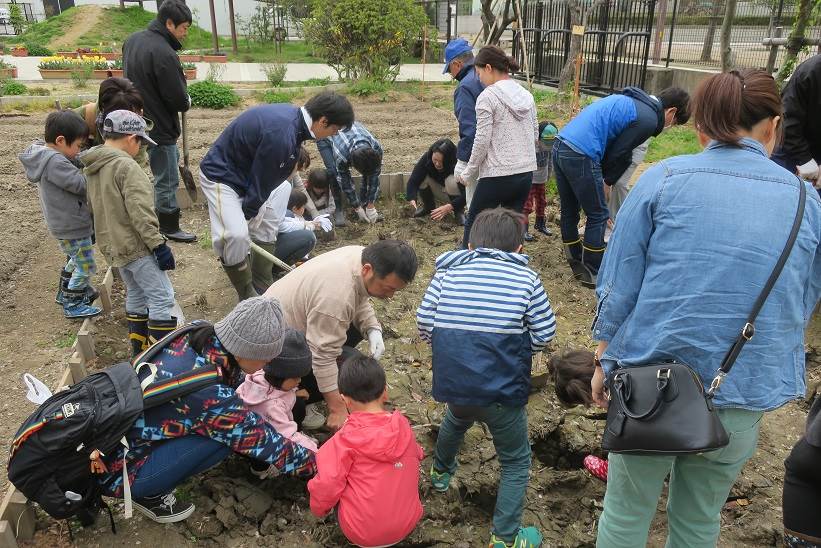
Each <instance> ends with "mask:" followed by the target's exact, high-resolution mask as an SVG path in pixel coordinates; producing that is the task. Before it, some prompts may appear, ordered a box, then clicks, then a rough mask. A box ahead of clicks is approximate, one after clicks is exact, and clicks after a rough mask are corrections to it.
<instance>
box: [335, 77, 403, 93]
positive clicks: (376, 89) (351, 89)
mask: <svg viewBox="0 0 821 548" xmlns="http://www.w3.org/2000/svg"><path fill="white" fill-rule="evenodd" d="M391 88H392V85H391V83H390V82H381V81H379V80H371V79H362V80H358V81H356V82H352V83H350V84H348V87H347V88H346V91H347V93H350V94H351V95H356V96H358V97H369V96H371V95H375V94H380V93H381V94H385V93H387V92H389V91H390V90H391Z"/></svg>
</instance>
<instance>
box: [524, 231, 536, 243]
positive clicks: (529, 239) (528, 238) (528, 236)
mask: <svg viewBox="0 0 821 548" xmlns="http://www.w3.org/2000/svg"><path fill="white" fill-rule="evenodd" d="M524 238H525V241H526V242H532V241H533V240H535V239H536V237H535V236H534V235H533V234H531V233H530V232H525V236H524Z"/></svg>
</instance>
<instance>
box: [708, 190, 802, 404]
mask: <svg viewBox="0 0 821 548" xmlns="http://www.w3.org/2000/svg"><path fill="white" fill-rule="evenodd" d="M798 189H799V190H798V210H797V211H796V213H795V219H794V220H793V223H792V230H790V236H789V238H787V243H786V244H785V245H784V249H783V250H782V251H781V256H780V257H779V258H778V262H777V263H775V268H773V271H772V272H771V273H770V277H769V278H768V279H767V283H765V284H764V288H763V289H762V290H761V294H759V295H758V299H756V301H755V304H754V305H753V308H752V310H750V314H749V316H747V322H746V323H745V324H744V327H742V328H741V332H740V333H739V334H738V337H737V338H736V340H735V341H733V345H732V346H731V347H730V350H729V351H728V352H727V354H726V355H725V356H724V359H723V360H721V366H720V367H719V368H718V373H717V374H716V377H715V378H714V379H713V382H712V384H711V385H710V390H709V391H708V392H707V395H708V396H709V397H712V396H713V394H714V393H715V391H716V390H717V389H718V387H719V386H720V385H721V381H722V380H724V377H726V376H727V373H729V372H730V369H732V368H733V364H735V361H736V359H737V358H738V355H739V354H740V353H741V349H742V348H744V345H745V344H747V341H749V340H750V339H752V338H753V335H755V319H756V317H757V316H758V313H759V312H761V308H762V307H763V306H764V302H765V301H766V300H767V297H769V295H770V291H772V289H773V286H774V285H775V282H776V281H777V280H778V277H779V276H780V275H781V271H782V270H784V265H785V264H786V262H787V259H788V258H789V256H790V252H791V251H792V248H793V246H794V245H795V240H796V239H797V238H798V231H799V229H800V228H801V221H802V220H803V218H804V205H805V203H806V201H807V189H806V187H805V186H804V181H802V180H801V179H798Z"/></svg>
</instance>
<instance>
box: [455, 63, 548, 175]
mask: <svg viewBox="0 0 821 548" xmlns="http://www.w3.org/2000/svg"><path fill="white" fill-rule="evenodd" d="M538 133H539V123H538V122H537V121H536V104H535V102H534V101H533V95H531V94H530V92H529V91H527V90H526V89H525V88H523V87H522V86H521V85H519V83H518V82H516V80H512V79H506V80H500V81H498V82H496V83H495V84H493V85H491V86H488V87H486V88H485V89H484V91H482V93H480V94H479V98H478V99H477V100H476V137H475V138H474V139H473V151H472V152H471V154H470V161H469V162H468V165H467V167H466V168H465V171H464V172H463V173H462V178H464V179H466V180H471V179H474V177H477V176H478V177H501V176H504V175H515V174H518V173H526V172H528V171H535V170H536V167H537V166H536V139H538V136H539V135H538Z"/></svg>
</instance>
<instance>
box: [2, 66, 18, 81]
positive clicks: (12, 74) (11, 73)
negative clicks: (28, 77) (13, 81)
mask: <svg viewBox="0 0 821 548" xmlns="http://www.w3.org/2000/svg"><path fill="white" fill-rule="evenodd" d="M7 78H17V67H11V68H0V80H5V79H7Z"/></svg>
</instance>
